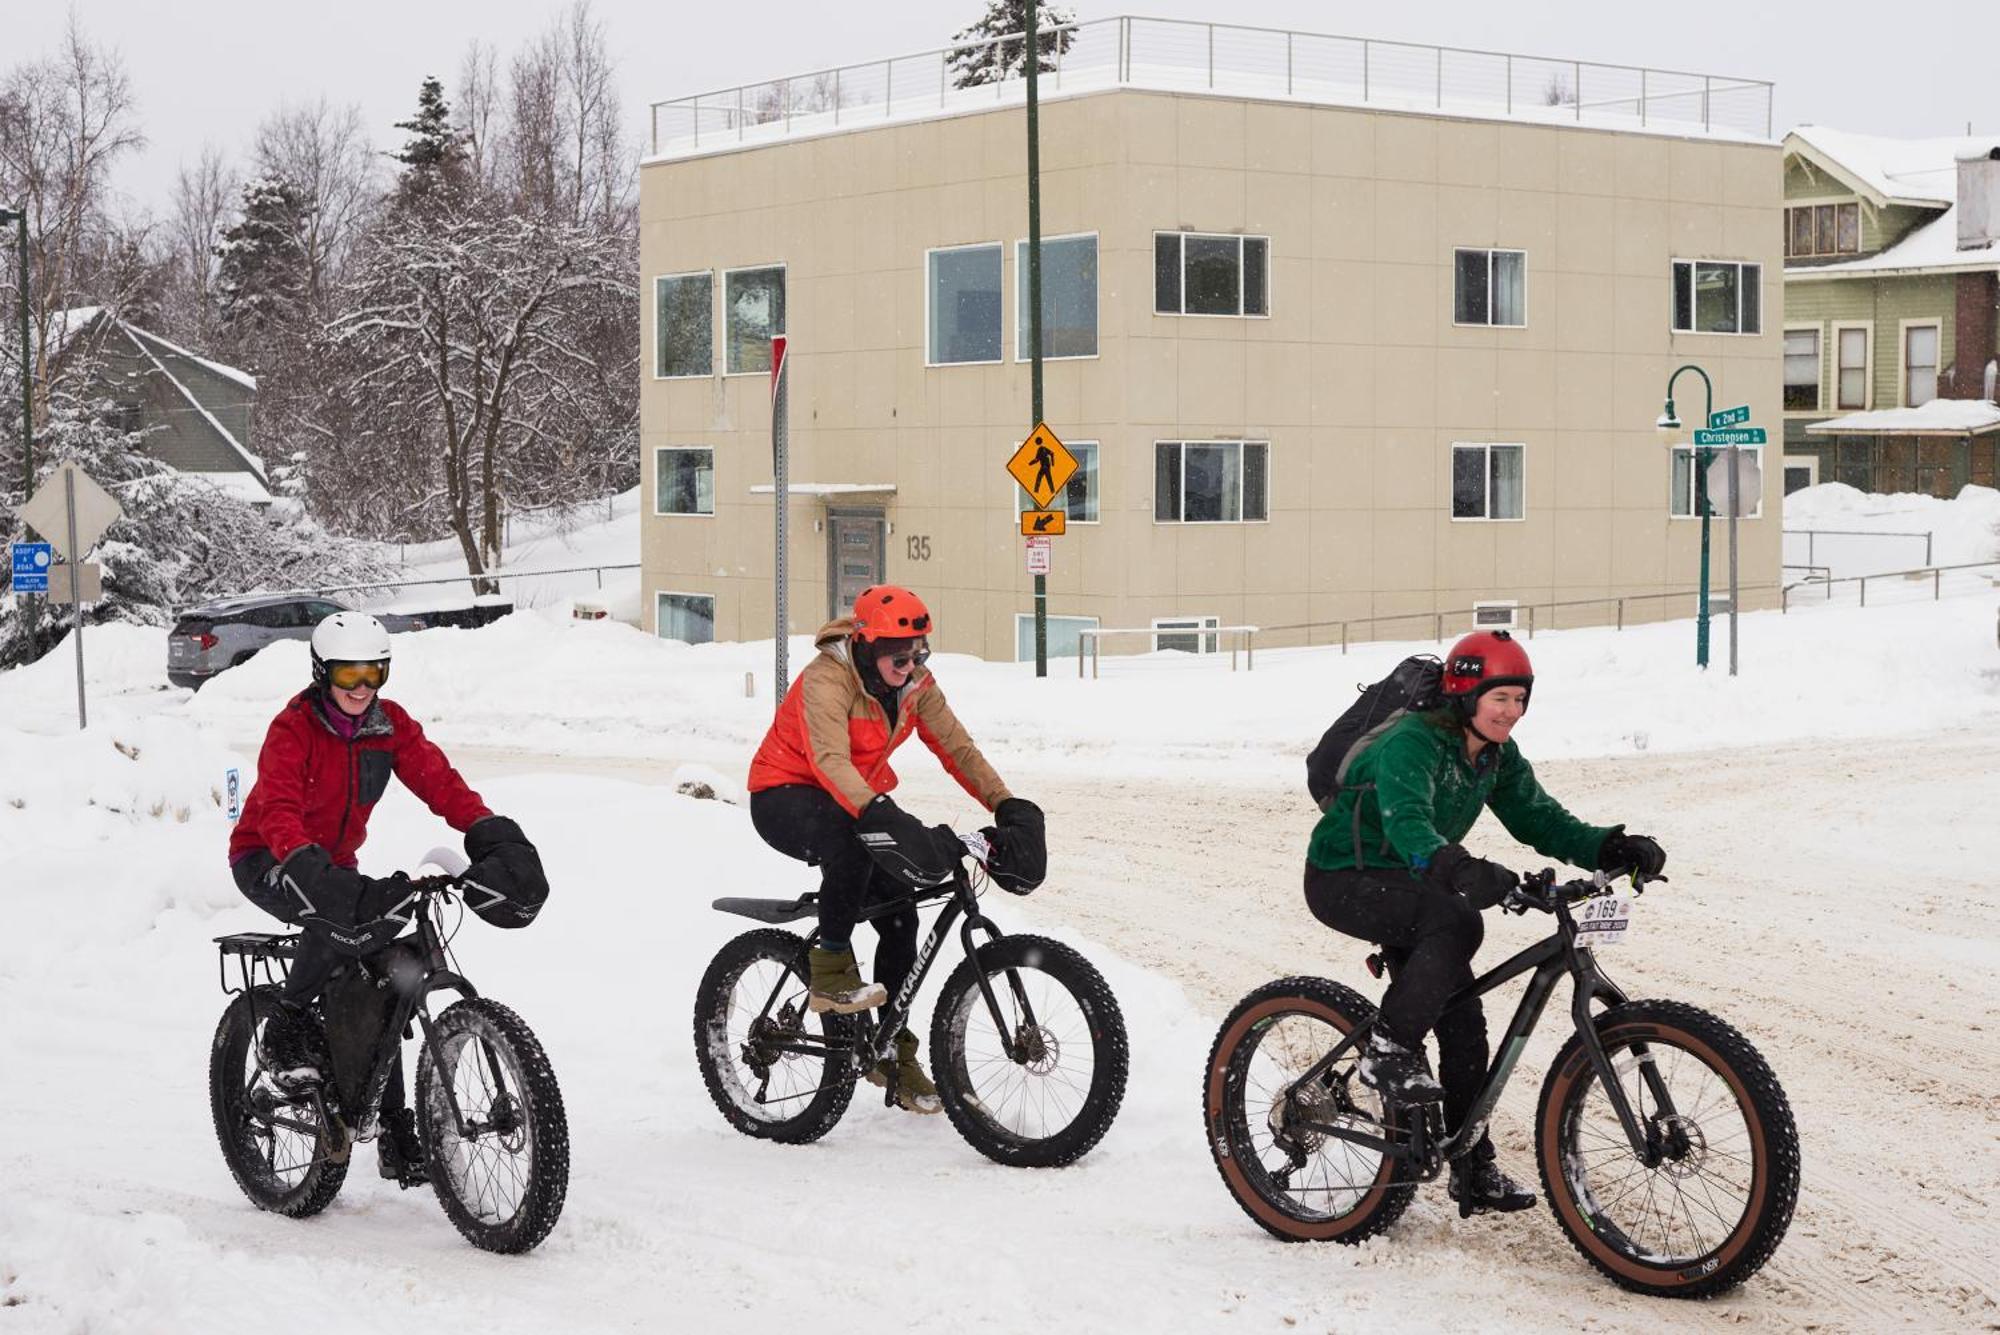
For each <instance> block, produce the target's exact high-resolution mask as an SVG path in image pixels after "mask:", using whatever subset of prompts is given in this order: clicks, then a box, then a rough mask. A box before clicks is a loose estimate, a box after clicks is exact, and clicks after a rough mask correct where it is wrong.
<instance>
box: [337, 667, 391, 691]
mask: <svg viewBox="0 0 2000 1335" xmlns="http://www.w3.org/2000/svg"><path fill="white" fill-rule="evenodd" d="M326 679H327V680H328V681H330V682H332V683H333V688H334V689H335V690H337V691H358V690H360V689H361V688H362V687H363V686H366V687H368V688H369V689H370V690H375V691H379V690H381V689H382V687H383V684H384V683H386V682H387V681H388V680H389V665H388V664H387V663H332V664H329V665H328V666H327V669H326Z"/></svg>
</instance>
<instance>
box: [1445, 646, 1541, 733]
mask: <svg viewBox="0 0 2000 1335" xmlns="http://www.w3.org/2000/svg"><path fill="white" fill-rule="evenodd" d="M1495 686H1519V687H1521V688H1522V689H1523V690H1525V691H1526V692H1528V693H1529V694H1531V695H1532V694H1533V693H1534V689H1535V668H1534V665H1533V664H1531V663H1530V662H1528V651H1527V650H1526V649H1523V648H1522V647H1521V646H1520V645H1519V644H1517V643H1516V642H1515V640H1514V637H1513V636H1512V635H1510V634H1508V633H1507V632H1506V631H1504V630H1481V631H1474V632H1473V633H1472V634H1470V635H1468V636H1466V637H1465V638H1464V639H1462V640H1460V641H1459V642H1458V643H1457V644H1454V645H1453V646H1452V647H1451V652H1450V653H1449V654H1447V655H1446V656H1445V660H1444V688H1443V689H1444V697H1445V699H1446V700H1449V701H1451V702H1452V703H1454V704H1456V705H1457V706H1458V707H1459V709H1460V711H1461V712H1462V713H1464V714H1465V716H1466V717H1468V718H1469V717H1471V715H1472V707H1473V705H1474V703H1475V702H1477V701H1478V699H1479V697H1480V696H1482V695H1484V694H1485V693H1486V692H1488V691H1490V690H1492V689H1493V688H1494V687H1495ZM1524 703H1525V702H1524Z"/></svg>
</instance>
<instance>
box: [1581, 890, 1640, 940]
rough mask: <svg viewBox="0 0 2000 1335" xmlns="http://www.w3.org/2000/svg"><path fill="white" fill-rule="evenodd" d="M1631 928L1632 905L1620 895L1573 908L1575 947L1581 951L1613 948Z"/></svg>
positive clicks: (1603, 896)
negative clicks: (1581, 948)
mask: <svg viewBox="0 0 2000 1335" xmlns="http://www.w3.org/2000/svg"><path fill="white" fill-rule="evenodd" d="M1631 926H1632V901H1631V900H1630V899H1629V898H1628V897H1626V896H1624V895H1600V896H1598V897H1597V898H1596V899H1587V900H1585V901H1584V902H1583V903H1582V904H1580V905H1578V906H1577V911H1576V943H1577V945H1579V946H1581V947H1583V948H1584V949H1585V950H1593V949H1595V948H1597V947H1598V946H1615V945H1618V944H1619V943H1621V942H1622V941H1624V939H1625V933H1626V931H1627V929H1629V928H1630V927H1631Z"/></svg>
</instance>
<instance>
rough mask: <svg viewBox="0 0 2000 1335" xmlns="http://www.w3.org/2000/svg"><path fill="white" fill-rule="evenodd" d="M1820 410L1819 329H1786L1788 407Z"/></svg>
mask: <svg viewBox="0 0 2000 1335" xmlns="http://www.w3.org/2000/svg"><path fill="white" fill-rule="evenodd" d="M1818 409H1819V330H1818V329H1787V330H1786V331H1785V410H1786V411H1787V412H1815V411H1817V410H1818Z"/></svg>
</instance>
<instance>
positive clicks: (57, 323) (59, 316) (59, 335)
mask: <svg viewBox="0 0 2000 1335" xmlns="http://www.w3.org/2000/svg"><path fill="white" fill-rule="evenodd" d="M103 313H104V308H103V307H102V306H72V307H70V308H69V309H68V310H65V311H53V312H51V313H50V315H49V342H48V346H47V347H46V348H44V349H43V355H45V356H46V357H47V358H48V359H49V360H50V361H54V360H55V359H56V358H58V357H60V356H62V354H63V349H64V348H67V347H68V346H69V344H70V340H71V339H73V338H75V337H76V336H77V335H79V334H81V333H82V332H83V331H84V330H86V329H88V328H90V322H91V321H93V320H95V319H96V318H97V317H98V316H100V315H102V314H103Z"/></svg>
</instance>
